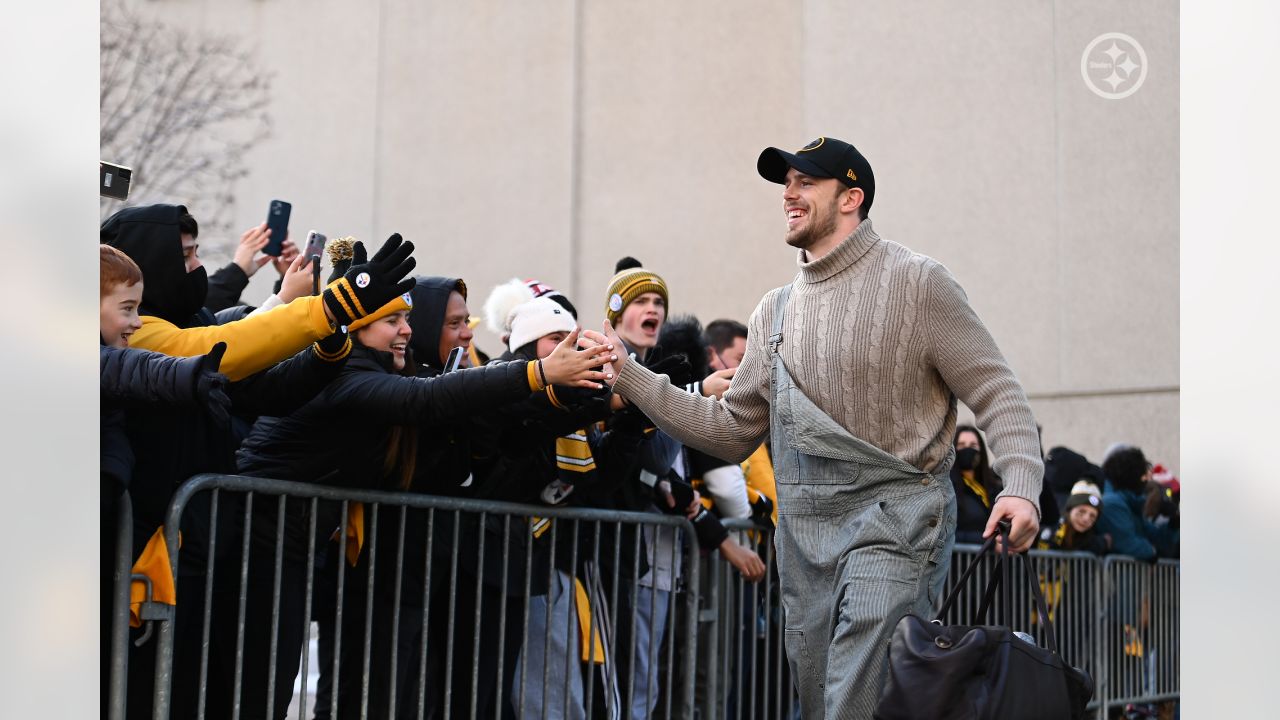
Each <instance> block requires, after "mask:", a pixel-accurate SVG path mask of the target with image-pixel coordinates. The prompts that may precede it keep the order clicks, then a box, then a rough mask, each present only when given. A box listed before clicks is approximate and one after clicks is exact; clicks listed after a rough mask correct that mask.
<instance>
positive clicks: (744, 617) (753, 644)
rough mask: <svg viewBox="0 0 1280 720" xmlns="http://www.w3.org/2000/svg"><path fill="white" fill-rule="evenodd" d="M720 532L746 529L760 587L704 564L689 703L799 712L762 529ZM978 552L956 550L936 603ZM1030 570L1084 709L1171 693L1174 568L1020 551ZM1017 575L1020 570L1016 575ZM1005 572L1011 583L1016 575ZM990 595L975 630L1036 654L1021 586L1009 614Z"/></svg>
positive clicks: (976, 580)
mask: <svg viewBox="0 0 1280 720" xmlns="http://www.w3.org/2000/svg"><path fill="white" fill-rule="evenodd" d="M724 525H725V527H727V528H731V529H734V530H738V531H743V530H747V529H750V533H749V534H747V535H746V537H745V540H744V542H746V543H747V544H749V545H750V546H751V547H752V548H753V549H755V550H756V551H757V552H758V554H759V555H760V557H761V558H762V559H764V560H765V563H766V565H767V567H768V573H767V575H766V577H765V579H764V580H762V581H760V582H759V583H756V584H752V583H747V582H745V581H744V580H743V579H742V578H741V577H740V576H739V575H738V574H737V572H736V571H734V570H733V568H732V567H731V566H729V564H728V563H726V562H724V561H723V560H721V559H719V556H718V555H716V556H713V559H712V560H711V561H710V562H708V563H706V564H705V566H704V573H705V578H704V580H703V582H704V591H703V593H702V598H703V606H702V610H701V613H700V615H699V624H700V625H701V626H703V629H702V630H700V635H699V637H700V640H701V639H702V638H709V639H710V641H709V642H703V645H702V650H701V651H700V654H699V661H700V663H701V664H700V667H699V668H698V687H697V690H696V692H697V695H698V702H697V705H698V707H699V708H700V709H701V711H702V717H704V718H730V719H734V718H745V719H749V720H756V719H757V718H770V719H778V720H794V719H796V718H798V717H799V710H798V707H797V705H796V696H795V691H794V689H793V686H792V684H791V682H790V667H789V665H788V663H787V660H786V654H785V647H784V646H783V638H784V633H783V626H784V622H783V618H782V609H781V607H779V599H778V592H777V583H778V578H777V573H776V568H775V567H774V556H773V550H772V531H771V530H769V529H765V528H759V527H756V526H754V525H752V524H751V523H750V522H748V521H745V520H730V521H724ZM979 550H980V547H979V546H976V545H956V546H955V549H954V551H953V553H952V558H951V567H950V571H949V573H948V577H947V580H946V584H945V586H944V588H943V591H942V593H940V595H939V597H938V598H937V602H936V604H935V607H937V606H939V605H940V604H941V601H942V599H943V598H944V597H946V595H947V593H949V592H950V591H951V590H952V589H953V588H954V587H955V585H956V583H957V582H958V580H959V578H960V576H961V575H962V574H963V573H964V571H965V569H966V568H967V567H968V566H969V564H970V563H972V562H974V561H975V558H976V557H977V555H978V553H979ZM1028 557H1029V559H1030V560H1031V567H1032V570H1033V572H1034V573H1035V575H1036V578H1037V581H1038V583H1039V585H1040V589H1041V592H1042V593H1043V594H1044V597H1045V602H1046V605H1047V608H1048V611H1049V615H1050V620H1051V621H1052V622H1053V626H1054V632H1055V633H1056V640H1057V644H1058V648H1059V651H1060V652H1061V654H1062V656H1063V658H1064V659H1065V660H1066V661H1067V662H1069V663H1071V664H1072V665H1074V666H1076V667H1080V668H1082V669H1084V670H1085V671H1087V672H1088V673H1089V675H1090V676H1091V677H1092V678H1093V680H1094V684H1095V690H1094V694H1093V698H1092V700H1091V702H1090V703H1089V705H1088V710H1089V711H1090V712H1092V713H1093V714H1094V716H1095V717H1098V718H1105V717H1107V714H1108V711H1109V710H1110V709H1112V708H1116V707H1121V706H1124V705H1127V704H1130V703H1134V704H1138V703H1142V704H1146V703H1159V702H1163V701H1169V700H1176V699H1178V697H1179V683H1178V678H1179V661H1178V647H1179V635H1178V627H1179V610H1178V608H1179V585H1178V571H1179V566H1178V563H1177V562H1176V561H1172V560H1161V561H1159V562H1158V563H1154V564H1153V563H1143V562H1137V561H1134V560H1133V559H1132V558H1127V557H1117V556H1109V557H1105V558H1099V557H1097V556H1095V555H1092V554H1090V553H1083V552H1055V551H1043V550H1032V551H1030V552H1029V553H1028ZM996 561H997V557H996V556H995V555H994V554H989V555H987V556H986V557H984V558H981V559H980V560H978V562H980V563H981V565H979V566H978V568H976V569H975V571H974V573H973V575H972V576H971V578H970V580H969V581H968V583H969V586H968V587H966V588H964V589H963V591H962V592H961V593H960V595H959V597H958V600H957V602H956V603H955V604H954V605H953V607H952V609H951V610H950V611H949V613H948V616H947V617H946V618H944V622H946V623H948V624H972V623H973V622H975V614H976V612H977V609H978V606H979V604H980V602H981V598H982V590H983V589H984V588H985V587H986V584H987V581H988V580H989V579H990V578H991V574H992V572H993V570H994V568H995V565H996ZM1019 572H1021V571H1020V570H1019ZM1017 577H1019V578H1020V577H1021V576H1020V575H1019V576H1017ZM1001 595H1002V593H997V599H996V602H995V607H993V608H992V609H991V611H990V614H989V615H988V618H987V620H986V623H987V624H1008V625H1010V626H1011V627H1013V628H1014V629H1015V630H1022V631H1024V632H1028V633H1029V634H1030V635H1031V636H1032V637H1033V638H1034V639H1035V640H1036V642H1037V643H1038V644H1040V645H1041V646H1042V647H1045V646H1047V641H1046V633H1047V632H1048V629H1047V628H1046V627H1045V626H1044V625H1043V624H1042V623H1041V622H1040V621H1039V618H1038V615H1037V612H1036V609H1035V603H1034V599H1033V598H1032V596H1031V592H1030V589H1029V588H1028V587H1027V585H1026V583H1025V581H1024V582H1016V583H1014V584H1013V585H1012V587H1011V592H1010V604H1011V607H1009V608H1003V607H1002V602H1001V600H1000V596H1001Z"/></svg>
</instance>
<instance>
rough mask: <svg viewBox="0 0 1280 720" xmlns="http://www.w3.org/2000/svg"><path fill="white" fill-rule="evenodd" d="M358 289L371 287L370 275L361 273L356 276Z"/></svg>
mask: <svg viewBox="0 0 1280 720" xmlns="http://www.w3.org/2000/svg"><path fill="white" fill-rule="evenodd" d="M356 287H362V288H363V287H369V273H360V274H359V275H357V276H356Z"/></svg>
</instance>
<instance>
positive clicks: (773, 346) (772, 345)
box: [769, 283, 792, 353]
mask: <svg viewBox="0 0 1280 720" xmlns="http://www.w3.org/2000/svg"><path fill="white" fill-rule="evenodd" d="M791 286H792V283H787V284H786V285H784V286H782V292H780V293H778V297H777V298H776V299H775V300H774V303H773V330H772V332H770V334H769V352H771V353H776V352H778V346H779V345H781V344H782V311H783V310H784V309H786V307H787V298H789V297H791Z"/></svg>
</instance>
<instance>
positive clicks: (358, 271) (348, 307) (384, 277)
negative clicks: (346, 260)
mask: <svg viewBox="0 0 1280 720" xmlns="http://www.w3.org/2000/svg"><path fill="white" fill-rule="evenodd" d="M352 252H353V257H352V261H351V269H349V270H347V272H346V274H344V275H343V276H342V277H340V278H338V279H337V280H335V281H334V282H332V283H330V284H329V287H327V288H325V290H324V293H323V297H324V305H325V309H326V310H328V311H329V315H330V316H331V317H332V318H333V321H334V322H335V323H337V324H338V325H350V324H351V323H352V322H355V321H356V320H359V319H360V318H362V317H364V316H365V315H368V314H369V313H372V312H375V311H376V310H377V309H378V308H380V307H382V306H383V305H386V304H387V303H389V302H391V301H392V300H394V299H395V298H396V297H397V296H399V295H403V294H405V293H407V292H409V291H410V290H412V289H413V283H414V281H413V278H409V279H402V278H404V277H405V276H406V275H408V274H409V273H410V272H412V271H413V268H414V266H415V265H417V263H416V262H415V261H414V259H413V258H411V257H409V256H410V255H411V254H412V253H413V243H411V242H405V241H404V240H403V239H402V238H401V237H400V233H396V234H394V235H392V236H391V237H389V238H387V241H386V242H385V243H383V244H382V247H381V248H379V249H378V252H377V254H376V255H374V256H373V259H372V260H369V261H367V262H366V261H365V250H364V245H363V244H362V243H359V242H357V243H356V244H355V248H354V249H353V251H352Z"/></svg>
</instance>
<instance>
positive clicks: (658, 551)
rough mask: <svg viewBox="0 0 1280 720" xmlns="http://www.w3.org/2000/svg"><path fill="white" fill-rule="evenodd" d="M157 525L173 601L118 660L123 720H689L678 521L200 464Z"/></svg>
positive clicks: (693, 547) (687, 631) (689, 645)
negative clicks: (275, 476) (313, 682)
mask: <svg viewBox="0 0 1280 720" xmlns="http://www.w3.org/2000/svg"><path fill="white" fill-rule="evenodd" d="M180 531H181V540H180V538H179V533H180ZM164 538H165V543H164V545H165V547H166V548H168V549H169V553H168V559H169V567H170V570H171V572H172V573H173V577H175V578H177V597H178V602H177V604H176V612H174V613H172V617H168V618H166V617H160V618H159V619H158V620H156V621H154V625H155V626H156V628H155V631H154V633H153V637H152V639H151V640H150V641H149V642H147V643H145V644H144V645H143V646H142V647H141V648H136V647H135V648H131V652H130V653H128V655H127V661H128V663H129V665H130V667H129V669H128V670H126V671H125V672H126V673H127V677H128V680H129V687H128V688H127V692H128V696H129V697H128V698H127V705H128V710H129V713H128V715H129V716H130V717H141V716H146V715H149V716H150V717H153V718H156V719H160V720H163V719H164V718H168V717H171V716H172V717H184V718H186V717H201V718H202V717H219V718H220V717H232V718H240V717H245V718H249V717H274V718H284V717H286V716H287V717H306V718H311V717H312V715H311V712H312V711H313V710H314V712H315V715H314V716H315V717H317V718H323V717H333V718H337V717H342V718H347V717H434V718H451V717H452V718H459V719H462V718H467V719H469V720H475V718H482V719H487V718H502V717H504V714H505V713H504V707H505V706H506V705H507V704H509V705H510V707H511V708H512V709H514V711H515V714H516V716H517V717H520V718H556V717H582V718H591V717H601V718H610V719H612V718H618V719H621V718H628V717H632V716H633V715H634V714H640V713H643V715H644V716H646V717H650V716H652V717H667V718H670V717H691V716H692V715H693V710H692V704H693V698H694V695H693V677H692V675H683V674H676V668H677V667H683V668H688V667H692V666H693V657H694V654H695V653H696V650H697V637H696V619H697V618H696V614H697V608H698V594H697V586H696V583H692V582H690V581H689V578H696V577H697V576H698V566H699V552H698V548H697V543H696V539H695V536H694V534H693V529H692V526H691V525H690V523H689V521H688V520H686V519H685V518H683V517H679V516H669V515H660V514H656V513H653V514H650V513H632V512H619V511H607V510H597V509H585V508H564V507H535V506H529V505H516V504H511V503H501V502H494V501H479V500H474V499H465V498H452V497H439V496H429V495H420V494H415V493H398V492H396V493H393V492H381V491H364V490H351V489H344V488H335V487H328V486H322V485H314V484H302V483H293V482H285V481H278V480H267V479H262V478H248V477H242V476H230V475H200V476H196V477H194V478H192V479H191V480H189V481H188V482H186V483H184V484H183V485H182V486H181V487H180V488H179V489H178V490H177V491H176V492H175V494H174V497H173V499H172V501H171V502H170V505H169V509H168V513H167V516H166V522H165V528H164ZM180 543H181V545H180ZM124 557H126V558H127V557H129V554H128V553H124ZM126 562H127V561H126ZM330 603H331V604H330ZM125 612H126V613H127V607H126V608H125ZM313 617H314V618H318V619H320V620H325V619H326V618H329V619H331V621H330V622H329V626H330V629H329V630H328V631H327V632H326V631H325V630H324V629H322V630H321V631H320V637H319V638H318V640H319V644H320V645H321V646H322V650H321V654H322V656H323V665H322V666H321V675H322V682H323V683H325V687H323V688H317V689H316V690H315V692H314V694H315V695H316V697H315V699H314V700H313V699H312V694H313V693H312V692H311V689H310V688H308V686H307V683H308V675H309V670H310V668H309V667H308V665H309V663H310V662H311V660H310V653H309V652H307V651H306V648H307V647H308V645H309V640H310V636H311V628H312V620H313ZM322 624H323V623H322ZM144 632H145V629H138V630H134V631H133V634H134V635H135V636H137V635H140V634H141V633H144ZM326 636H328V637H326ZM677 653H678V654H679V656H677ZM120 659H121V662H122V663H123V662H124V661H125V660H126V657H121V658H120ZM148 660H149V662H148ZM152 667H154V671H153V672H152V670H151V668H152ZM344 677H345V678H346V679H345V680H344ZM143 678H146V679H148V680H149V679H151V678H154V680H153V683H150V684H151V686H150V687H148V684H149V683H147V682H145V681H144V680H143ZM295 678H296V681H295ZM295 682H297V683H298V690H297V692H295V691H294V690H295ZM121 694H122V695H123V692H122V693H121ZM116 702H120V705H119V706H115V703H116ZM112 703H113V708H112V713H113V714H117V713H119V712H121V711H123V709H124V707H125V699H124V698H123V697H122V698H120V699H119V700H117V698H116V697H115V696H114V694H113V696H112ZM309 704H310V707H309V706H308V705H309ZM143 713H146V715H143Z"/></svg>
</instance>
